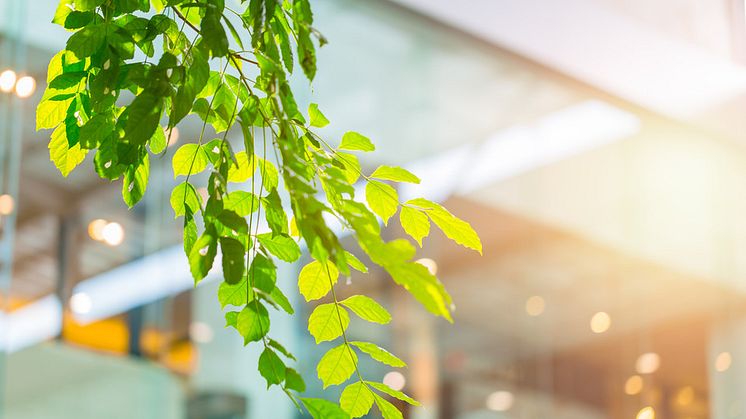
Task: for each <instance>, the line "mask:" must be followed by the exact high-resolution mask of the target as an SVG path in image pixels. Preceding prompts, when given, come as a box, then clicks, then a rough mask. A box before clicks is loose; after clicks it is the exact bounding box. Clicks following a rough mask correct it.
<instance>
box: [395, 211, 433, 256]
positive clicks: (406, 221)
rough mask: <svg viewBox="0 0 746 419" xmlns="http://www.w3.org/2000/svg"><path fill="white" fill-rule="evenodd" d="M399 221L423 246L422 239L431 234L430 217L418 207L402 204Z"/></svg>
mask: <svg viewBox="0 0 746 419" xmlns="http://www.w3.org/2000/svg"><path fill="white" fill-rule="evenodd" d="M399 221H400V222H401V226H402V228H404V231H405V232H406V233H407V234H409V235H410V236H412V238H413V239H415V240H416V241H417V243H418V244H419V245H420V247H422V239H423V238H425V237H427V235H428V234H430V219H429V218H427V215H425V213H423V212H422V211H420V210H418V209H414V208H411V207H408V206H402V209H401V212H400V213H399Z"/></svg>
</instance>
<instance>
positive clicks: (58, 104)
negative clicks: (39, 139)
mask: <svg viewBox="0 0 746 419" xmlns="http://www.w3.org/2000/svg"><path fill="white" fill-rule="evenodd" d="M73 100H74V98H73V97H70V98H68V99H65V100H59V101H56V100H48V99H47V100H42V101H41V102H40V103H39V106H37V108H36V130H37V131H38V130H42V129H52V128H55V127H57V126H58V125H59V124H61V123H62V121H64V120H65V117H66V116H67V109H68V108H70V104H71V103H72V102H73ZM65 142H67V137H65Z"/></svg>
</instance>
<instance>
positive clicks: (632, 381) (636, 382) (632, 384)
mask: <svg viewBox="0 0 746 419" xmlns="http://www.w3.org/2000/svg"><path fill="white" fill-rule="evenodd" d="M642 386H643V382H642V377H640V376H639V375H633V376H631V377H629V378H628V379H627V381H625V382H624V392H625V393H626V394H627V395H630V396H634V395H635V394H640V392H641V391H642Z"/></svg>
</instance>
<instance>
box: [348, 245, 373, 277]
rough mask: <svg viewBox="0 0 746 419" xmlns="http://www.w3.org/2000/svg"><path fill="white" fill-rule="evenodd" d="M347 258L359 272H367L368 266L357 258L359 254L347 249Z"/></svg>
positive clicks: (351, 265)
mask: <svg viewBox="0 0 746 419" xmlns="http://www.w3.org/2000/svg"><path fill="white" fill-rule="evenodd" d="M345 260H346V261H347V264H348V265H349V266H350V267H351V268H353V269H355V270H356V271H358V272H362V273H367V272H368V267H367V266H365V264H363V262H361V261H360V259H358V258H357V256H355V255H353V254H352V253H350V252H348V251H346V250H345Z"/></svg>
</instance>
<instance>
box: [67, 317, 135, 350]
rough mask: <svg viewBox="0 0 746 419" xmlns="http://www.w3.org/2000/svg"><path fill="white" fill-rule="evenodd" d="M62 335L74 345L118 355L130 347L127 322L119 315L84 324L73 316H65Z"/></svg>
mask: <svg viewBox="0 0 746 419" xmlns="http://www.w3.org/2000/svg"><path fill="white" fill-rule="evenodd" d="M62 337H63V338H64V339H65V341H66V342H68V343H71V344H74V345H79V346H85V347H87V348H90V349H95V350H97V351H103V352H109V353H112V354H117V355H124V354H126V353H127V350H128V349H129V330H128V329H127V323H126V322H125V321H124V320H123V319H122V318H119V317H113V318H110V319H105V320H100V321H97V322H93V323H90V324H86V325H82V324H80V323H78V322H76V321H75V320H74V319H73V318H72V316H65V320H64V322H63V328H62Z"/></svg>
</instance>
